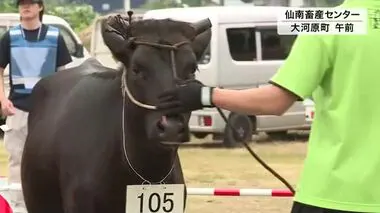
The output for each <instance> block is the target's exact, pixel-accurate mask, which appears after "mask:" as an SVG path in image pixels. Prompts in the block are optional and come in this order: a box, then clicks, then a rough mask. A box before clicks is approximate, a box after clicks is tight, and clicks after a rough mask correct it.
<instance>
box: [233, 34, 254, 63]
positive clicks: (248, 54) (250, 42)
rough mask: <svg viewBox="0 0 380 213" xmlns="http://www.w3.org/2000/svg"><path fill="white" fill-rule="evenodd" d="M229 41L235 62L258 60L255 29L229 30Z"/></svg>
mask: <svg viewBox="0 0 380 213" xmlns="http://www.w3.org/2000/svg"><path fill="white" fill-rule="evenodd" d="M227 40H228V47H229V49H230V54H231V57H232V59H233V60H235V61H255V60H256V39H255V28H229V29H227Z"/></svg>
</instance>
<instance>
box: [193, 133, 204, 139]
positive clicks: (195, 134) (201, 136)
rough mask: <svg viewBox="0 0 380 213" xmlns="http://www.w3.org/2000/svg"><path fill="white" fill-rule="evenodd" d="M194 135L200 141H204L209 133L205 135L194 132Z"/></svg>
mask: <svg viewBox="0 0 380 213" xmlns="http://www.w3.org/2000/svg"><path fill="white" fill-rule="evenodd" d="M193 135H194V137H196V138H198V139H203V138H205V137H207V135H208V133H205V132H193Z"/></svg>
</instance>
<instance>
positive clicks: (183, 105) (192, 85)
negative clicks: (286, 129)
mask: <svg viewBox="0 0 380 213" xmlns="http://www.w3.org/2000/svg"><path fill="white" fill-rule="evenodd" d="M213 89H214V88H213V87H207V86H204V85H203V84H202V83H201V82H199V81H197V80H191V81H188V82H186V83H185V84H182V85H178V86H177V87H176V88H173V89H171V90H168V91H165V92H163V93H162V94H161V95H159V103H158V105H157V109H159V110H164V111H167V112H168V113H172V114H176V113H186V112H191V111H194V110H199V109H202V108H205V107H214V104H213V103H212V92H213Z"/></svg>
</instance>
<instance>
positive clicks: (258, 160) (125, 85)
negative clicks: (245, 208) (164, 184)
mask: <svg viewBox="0 0 380 213" xmlns="http://www.w3.org/2000/svg"><path fill="white" fill-rule="evenodd" d="M135 43H137V44H142V45H151V46H157V47H164V48H165V47H170V46H168V45H160V44H152V43H148V42H135ZM176 47H177V46H174V48H173V46H171V48H170V49H171V53H170V54H171V60H172V63H175V58H174V51H173V50H175V49H176ZM172 67H173V70H175V64H172ZM126 72H127V71H126V69H125V70H124V72H123V75H122V81H121V83H122V90H123V119H124V110H125V109H124V106H125V105H124V102H125V93H126V94H127V96H128V98H129V99H130V100H131V101H132V102H133V103H134V104H136V105H137V106H140V107H142V108H145V109H150V110H156V109H157V107H156V106H153V105H148V104H144V103H141V102H139V101H137V100H136V99H135V98H134V97H133V95H132V94H131V92H130V91H129V88H128V86H127V81H126ZM174 73H175V71H174ZM175 74H176V73H175ZM175 74H174V75H175ZM174 77H176V76H174ZM216 109H217V110H218V112H219V114H220V115H221V116H222V118H223V120H224V122H225V123H226V126H227V128H231V129H232V131H233V133H234V135H235V136H236V135H238V134H239V133H238V131H237V129H235V127H233V126H232V125H231V124H230V123H229V122H228V119H227V117H226V115H225V114H224V113H223V112H222V110H221V109H220V108H218V107H216ZM239 142H241V143H243V145H244V147H245V148H246V149H247V150H248V152H249V153H250V154H251V155H252V157H253V158H255V159H256V160H257V162H259V164H260V165H262V166H263V167H264V168H265V169H266V170H267V171H269V172H270V173H271V174H272V175H273V176H274V177H276V178H277V179H278V180H280V181H281V182H282V183H283V184H284V185H285V186H286V187H287V188H288V189H289V190H290V191H291V192H292V194H293V195H294V194H295V190H294V189H293V187H292V186H291V185H290V184H289V183H288V182H287V181H286V180H285V178H283V177H282V176H281V175H279V174H278V173H277V172H276V171H274V170H273V169H272V168H271V167H270V166H269V165H268V164H266V163H265V162H264V161H263V160H262V159H261V158H260V157H259V156H258V155H257V154H256V153H255V152H254V151H253V150H252V149H251V147H249V145H248V144H247V143H246V142H245V141H239ZM123 145H124V154H125V157H126V159H127V161H128V164H129V165H130V167H131V168H132V169H133V171H134V172H135V173H136V174H137V175H138V176H139V177H140V178H141V179H142V180H144V182H148V183H150V182H149V181H147V180H146V179H144V178H143V177H142V176H141V175H140V174H139V173H137V171H136V170H135V169H134V168H133V167H132V165H131V164H130V162H129V159H128V156H127V152H126V148H125V141H124V120H123ZM173 168H174V163H173V167H172V169H171V170H170V171H169V173H168V174H167V175H166V176H165V178H164V179H166V178H167V176H169V175H170V173H171V172H172V170H173ZM164 179H163V180H164ZM163 180H162V181H163Z"/></svg>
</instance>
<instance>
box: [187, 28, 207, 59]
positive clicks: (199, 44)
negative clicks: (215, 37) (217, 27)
mask: <svg viewBox="0 0 380 213" xmlns="http://www.w3.org/2000/svg"><path fill="white" fill-rule="evenodd" d="M210 41H211V29H208V30H206V31H204V32H202V33H200V34H198V35H197V36H196V37H195V38H194V40H193V41H192V44H191V46H192V48H193V51H194V53H195V56H196V58H197V61H198V60H200V59H201V57H202V55H203V53H204V52H205V50H206V48H207V47H208V46H209V44H210Z"/></svg>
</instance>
